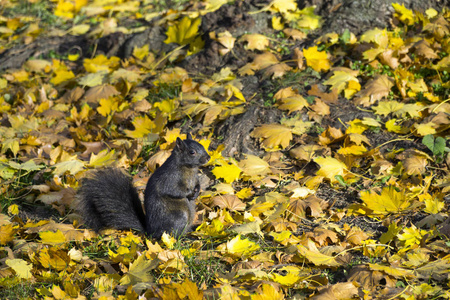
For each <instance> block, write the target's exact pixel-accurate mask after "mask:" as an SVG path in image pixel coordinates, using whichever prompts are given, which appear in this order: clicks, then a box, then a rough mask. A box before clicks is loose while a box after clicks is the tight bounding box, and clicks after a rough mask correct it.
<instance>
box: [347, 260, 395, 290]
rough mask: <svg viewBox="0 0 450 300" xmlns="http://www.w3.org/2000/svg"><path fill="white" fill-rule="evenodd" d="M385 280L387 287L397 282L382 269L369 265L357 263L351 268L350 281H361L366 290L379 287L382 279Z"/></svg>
mask: <svg viewBox="0 0 450 300" xmlns="http://www.w3.org/2000/svg"><path fill="white" fill-rule="evenodd" d="M382 280H383V281H385V285H386V286H387V287H393V286H395V282H396V281H394V280H393V279H392V278H391V277H389V276H386V275H384V274H383V273H382V272H380V271H374V270H371V269H369V266H367V265H356V266H353V267H352V268H351V269H350V272H349V276H348V281H355V282H357V283H359V284H360V285H361V286H362V287H363V288H364V289H365V290H369V291H370V290H372V289H373V288H375V287H378V286H379V284H380V282H381V281H382Z"/></svg>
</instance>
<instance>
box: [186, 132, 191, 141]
mask: <svg viewBox="0 0 450 300" xmlns="http://www.w3.org/2000/svg"><path fill="white" fill-rule="evenodd" d="M186 139H187V140H192V135H191V133H190V132H189V133H188V134H187V136H186Z"/></svg>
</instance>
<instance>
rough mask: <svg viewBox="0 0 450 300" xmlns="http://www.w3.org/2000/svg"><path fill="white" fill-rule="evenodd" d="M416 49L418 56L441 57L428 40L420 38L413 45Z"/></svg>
mask: <svg viewBox="0 0 450 300" xmlns="http://www.w3.org/2000/svg"><path fill="white" fill-rule="evenodd" d="M412 49H414V53H415V54H416V55H418V56H422V57H424V58H428V59H436V58H439V55H437V54H436V52H435V51H434V50H433V49H431V46H430V44H429V43H428V42H427V41H426V40H420V41H418V42H417V43H415V44H414V46H413V47H412Z"/></svg>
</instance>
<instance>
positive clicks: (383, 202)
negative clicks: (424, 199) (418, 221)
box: [361, 185, 410, 215]
mask: <svg viewBox="0 0 450 300" xmlns="http://www.w3.org/2000/svg"><path fill="white" fill-rule="evenodd" d="M361 200H362V201H363V202H364V204H365V205H366V206H367V207H368V208H369V209H371V210H372V211H373V213H374V214H376V215H387V214H389V213H399V212H401V211H403V210H405V209H407V208H408V207H409V206H410V201H409V200H408V199H407V197H406V193H405V191H403V190H401V191H399V192H398V191H397V189H396V188H395V187H394V186H392V185H390V186H387V187H384V188H383V190H382V191H381V194H377V193H375V192H371V191H362V192H361Z"/></svg>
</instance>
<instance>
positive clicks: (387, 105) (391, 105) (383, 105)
mask: <svg viewBox="0 0 450 300" xmlns="http://www.w3.org/2000/svg"><path fill="white" fill-rule="evenodd" d="M403 106H404V104H403V103H400V102H397V101H394V100H392V101H380V102H378V106H373V107H372V109H373V110H374V111H375V113H376V114H378V115H383V116H387V115H389V114H390V113H393V112H396V111H398V110H400V109H402V108H403Z"/></svg>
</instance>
